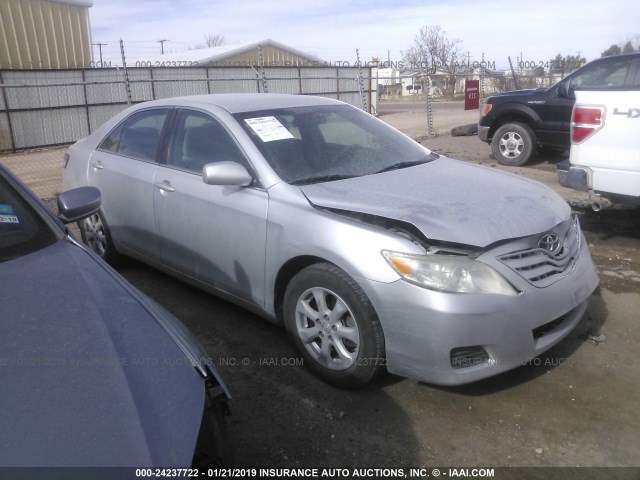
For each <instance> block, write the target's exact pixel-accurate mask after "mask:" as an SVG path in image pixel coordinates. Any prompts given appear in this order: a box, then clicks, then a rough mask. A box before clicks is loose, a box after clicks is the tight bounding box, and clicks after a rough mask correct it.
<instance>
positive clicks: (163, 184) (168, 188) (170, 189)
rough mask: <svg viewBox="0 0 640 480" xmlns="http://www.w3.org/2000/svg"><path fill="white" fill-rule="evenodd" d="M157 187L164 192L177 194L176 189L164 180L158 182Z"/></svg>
mask: <svg viewBox="0 0 640 480" xmlns="http://www.w3.org/2000/svg"><path fill="white" fill-rule="evenodd" d="M155 185H156V187H158V188H159V189H160V190H162V191H163V192H175V191H176V189H175V188H173V187H172V186H171V183H169V181H168V180H163V181H162V182H156V184H155Z"/></svg>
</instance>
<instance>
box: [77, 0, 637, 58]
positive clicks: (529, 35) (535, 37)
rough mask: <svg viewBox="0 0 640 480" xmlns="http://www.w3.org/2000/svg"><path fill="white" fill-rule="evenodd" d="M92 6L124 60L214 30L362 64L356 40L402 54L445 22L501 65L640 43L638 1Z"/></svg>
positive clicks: (165, 1)
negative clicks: (424, 31) (425, 31)
mask: <svg viewBox="0 0 640 480" xmlns="http://www.w3.org/2000/svg"><path fill="white" fill-rule="evenodd" d="M614 5H615V6H614ZM89 12H90V18H91V26H92V41H93V43H98V42H101V43H107V44H108V45H106V46H103V47H102V51H103V58H104V59H105V60H111V61H112V62H116V63H121V61H120V50H119V45H118V42H119V39H121V38H122V39H123V41H124V44H125V52H126V56H127V59H128V61H129V60H131V59H138V60H139V59H142V58H148V57H155V56H156V55H158V54H159V53H160V44H159V43H158V40H161V39H166V40H168V41H167V42H165V43H164V48H165V51H170V52H176V53H179V52H183V51H185V50H187V49H188V48H189V47H190V46H192V45H194V44H195V43H198V42H202V41H203V39H204V37H205V36H206V35H207V34H219V35H224V37H225V39H226V40H227V43H231V44H233V43H240V42H242V43H244V42H256V41H260V40H264V39H267V38H270V39H272V40H275V41H277V42H280V43H283V44H285V45H289V46H292V47H295V48H297V49H298V50H302V51H304V52H307V53H310V54H312V55H315V56H317V57H320V58H321V59H323V60H328V61H333V62H338V61H342V62H351V64H353V62H354V61H355V59H356V56H355V50H356V48H358V49H359V50H360V56H361V59H362V60H370V59H371V58H372V57H374V56H377V57H381V58H382V59H384V60H386V59H387V58H390V59H391V60H392V61H400V60H402V51H403V50H407V49H408V48H409V47H410V46H411V45H412V44H413V41H414V38H415V36H416V34H417V33H418V32H419V30H420V28H421V27H422V26H425V25H440V26H441V27H442V28H443V29H444V30H445V31H446V33H447V36H448V37H449V38H451V39H454V38H458V39H460V40H461V41H462V48H463V50H464V52H465V53H466V52H469V58H470V59H471V61H474V60H476V61H479V60H480V59H481V56H482V53H483V52H484V55H485V60H487V61H490V62H495V64H496V67H497V68H506V67H507V66H508V60H507V57H508V56H509V55H510V56H511V58H512V60H514V61H516V59H517V58H518V57H520V56H521V55H522V59H523V60H526V61H530V62H536V63H537V62H542V61H546V60H548V59H550V58H553V57H555V55H556V54H558V53H562V54H563V55H569V54H570V55H576V54H577V53H578V52H580V54H581V55H582V56H584V57H586V58H587V60H592V59H594V58H597V57H599V56H600V53H601V52H602V51H603V50H605V49H606V48H608V47H609V46H610V45H611V44H612V43H618V42H623V41H626V40H633V39H636V40H639V41H640V22H638V20H640V2H638V0H620V1H617V2H615V3H614V2H603V1H602V0H583V1H581V2H576V1H568V0H564V1H558V0H553V1H550V0H536V1H523V2H517V4H516V3H514V2H510V1H509V2H507V1H497V0H483V1H481V2H480V1H472V0H458V1H432V0H424V1H421V2H419V1H413V0H401V1H396V2H394V1H392V0H388V1H385V2H382V1H378V0H370V1H367V2H364V1H355V2H353V1H352V2H349V1H345V0H319V1H312V2H308V1H306V2H303V1H297V2H296V1H291V0H287V1H285V0H270V1H264V0H242V1H238V0H233V1H231V0H172V1H171V0H93V7H91V8H90V9H89ZM94 55H95V57H96V59H97V56H98V48H97V47H94Z"/></svg>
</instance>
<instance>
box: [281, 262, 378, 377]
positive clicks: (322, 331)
mask: <svg viewBox="0 0 640 480" xmlns="http://www.w3.org/2000/svg"><path fill="white" fill-rule="evenodd" d="M283 313H284V323H285V327H286V329H287V333H288V335H289V337H290V338H291V340H292V341H293V343H294V345H295V347H296V348H297V350H298V351H299V352H300V354H301V355H302V356H303V357H304V360H305V365H306V366H307V368H308V369H309V370H311V372H313V373H314V374H315V375H316V376H318V377H320V378H321V379H322V380H324V381H325V382H327V383H329V384H332V385H335V386H338V387H341V388H357V387H361V386H363V385H365V384H367V383H369V382H370V381H372V380H373V379H374V378H375V377H377V376H378V375H379V374H380V373H382V372H383V371H384V370H385V365H386V360H385V352H384V333H383V331H382V326H381V325H380V320H379V319H378V316H377V315H376V312H375V310H374V309H373V305H371V302H370V301H369V299H368V298H367V296H366V295H365V293H364V292H363V291H362V289H361V288H360V286H359V285H358V284H357V283H356V282H355V280H353V278H351V277H350V276H349V275H348V274H347V273H346V272H344V271H343V270H341V269H339V268H338V267H336V266H335V265H332V264H329V263H318V264H314V265H311V266H309V267H307V268H305V269H303V270H301V271H300V272H299V273H298V274H297V275H296V276H295V277H293V279H292V280H291V282H290V283H289V286H288V287H287V290H286V292H285V296H284V312H283Z"/></svg>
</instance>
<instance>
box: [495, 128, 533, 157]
mask: <svg viewBox="0 0 640 480" xmlns="http://www.w3.org/2000/svg"><path fill="white" fill-rule="evenodd" d="M535 143H536V140H535V134H534V133H533V131H532V130H531V129H530V128H529V127H528V126H526V125H524V124H522V123H506V124H504V125H502V126H501V127H500V128H498V130H496V133H495V134H494V135H493V140H492V141H491V151H492V152H493V156H494V157H495V159H496V160H497V161H498V163H500V164H502V165H508V166H510V167H519V166H521V165H524V164H525V163H527V162H528V161H529V160H530V159H531V157H532V156H533V153H534V151H535V149H534V144H535Z"/></svg>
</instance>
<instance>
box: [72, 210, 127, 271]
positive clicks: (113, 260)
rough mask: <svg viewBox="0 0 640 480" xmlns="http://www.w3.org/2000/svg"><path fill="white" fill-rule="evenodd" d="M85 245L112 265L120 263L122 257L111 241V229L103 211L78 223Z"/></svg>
mask: <svg viewBox="0 0 640 480" xmlns="http://www.w3.org/2000/svg"><path fill="white" fill-rule="evenodd" d="M78 227H79V228H80V236H81V237H82V241H83V243H84V244H85V245H86V246H88V247H89V248H90V249H91V250H92V251H93V252H94V253H95V254H96V255H98V256H99V257H100V258H102V259H103V260H104V261H106V262H107V263H110V264H111V265H117V264H118V263H120V261H121V259H122V257H121V256H120V254H119V253H118V252H117V251H116V249H115V247H114V246H113V241H112V240H111V233H110V232H109V227H108V226H107V222H106V221H105V219H104V216H103V214H102V212H101V211H98V212H97V213H94V214H93V215H91V216H90V217H87V218H85V219H84V220H81V221H80V222H78Z"/></svg>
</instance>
